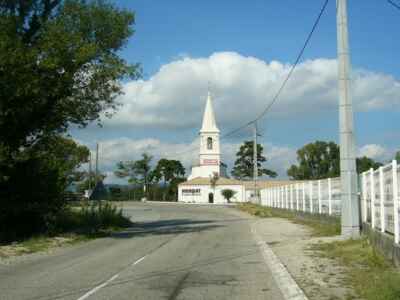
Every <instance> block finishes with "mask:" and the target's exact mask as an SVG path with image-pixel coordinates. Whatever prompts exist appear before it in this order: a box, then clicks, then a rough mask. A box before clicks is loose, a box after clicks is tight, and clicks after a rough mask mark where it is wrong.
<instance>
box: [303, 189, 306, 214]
mask: <svg viewBox="0 0 400 300" xmlns="http://www.w3.org/2000/svg"><path fill="white" fill-rule="evenodd" d="M302 190H303V211H306V184H305V183H304V182H303V183H302Z"/></svg>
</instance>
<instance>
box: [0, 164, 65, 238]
mask: <svg viewBox="0 0 400 300" xmlns="http://www.w3.org/2000/svg"><path fill="white" fill-rule="evenodd" d="M64 188H65V179H64V178H63V176H62V174H61V172H60V169H59V168H58V167H57V166H55V165H52V164H49V163H47V162H44V161H43V160H41V159H39V158H36V157H33V158H29V159H27V160H21V161H18V162H17V163H16V164H15V165H14V166H13V168H12V171H11V172H10V173H9V177H8V180H7V181H0V200H1V202H0V241H14V240H18V239H23V238H26V237H29V236H32V235H34V234H37V233H42V232H45V231H46V230H47V226H48V224H49V222H51V220H52V219H53V218H54V216H55V215H56V214H57V213H58V212H59V211H60V210H61V209H62V208H63V206H64V199H63V192H64Z"/></svg>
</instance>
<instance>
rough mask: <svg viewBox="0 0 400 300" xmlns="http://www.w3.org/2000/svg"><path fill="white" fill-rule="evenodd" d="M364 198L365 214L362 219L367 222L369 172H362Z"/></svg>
mask: <svg viewBox="0 0 400 300" xmlns="http://www.w3.org/2000/svg"><path fill="white" fill-rule="evenodd" d="M362 199H363V206H362V207H363V216H362V220H363V222H364V223H367V220H368V207H367V205H368V203H367V172H364V173H362Z"/></svg>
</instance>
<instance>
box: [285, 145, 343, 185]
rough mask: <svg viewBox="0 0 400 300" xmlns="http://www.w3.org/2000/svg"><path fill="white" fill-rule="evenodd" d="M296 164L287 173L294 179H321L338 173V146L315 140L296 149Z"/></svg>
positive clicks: (335, 175)
mask: <svg viewBox="0 0 400 300" xmlns="http://www.w3.org/2000/svg"><path fill="white" fill-rule="evenodd" d="M297 161H298V165H297V166H296V165H292V166H291V167H290V168H289V170H288V171H287V174H288V176H289V177H290V178H292V179H296V180H311V179H323V178H328V177H337V176H339V175H340V157H339V146H338V145H337V144H336V143H334V142H324V141H316V142H314V143H310V144H307V145H305V146H304V147H302V148H301V149H299V150H297Z"/></svg>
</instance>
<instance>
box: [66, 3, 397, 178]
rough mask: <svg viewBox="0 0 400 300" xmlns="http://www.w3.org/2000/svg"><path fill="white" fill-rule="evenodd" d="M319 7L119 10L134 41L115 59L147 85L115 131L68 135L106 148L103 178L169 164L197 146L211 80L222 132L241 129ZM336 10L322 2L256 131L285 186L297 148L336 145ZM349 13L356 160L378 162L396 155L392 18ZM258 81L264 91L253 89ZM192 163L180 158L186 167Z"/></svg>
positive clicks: (375, 10) (393, 12)
mask: <svg viewBox="0 0 400 300" xmlns="http://www.w3.org/2000/svg"><path fill="white" fill-rule="evenodd" d="M323 2H324V1H323V0H318V1H317V0H314V1H294V0H281V1H265V0H264V1H261V0H260V1H255V0H254V1H225V0H220V1H183V0H180V1H154V0H146V1H131V0H129V1H128V0H119V1H116V3H117V5H118V6H120V7H124V8H128V9H131V10H134V11H135V12H136V25H135V30H136V33H135V35H134V36H133V37H132V38H131V39H130V40H129V43H128V44H127V45H126V47H125V48H124V49H123V51H122V52H121V55H122V56H123V57H124V58H125V59H126V60H127V61H128V62H131V63H135V62H139V63H141V64H142V67H143V70H144V77H143V79H142V81H141V82H139V83H132V82H131V83H129V82H128V83H125V84H126V87H125V88H126V95H125V97H124V98H121V102H123V103H124V104H125V106H124V108H122V110H123V112H122V113H121V114H117V115H115V117H114V119H113V121H110V122H106V123H105V126H104V127H103V128H102V129H99V128H97V127H95V126H89V127H88V128H87V129H84V130H72V135H73V136H74V137H75V138H76V139H78V140H79V141H81V142H82V143H85V144H87V145H89V146H90V147H93V145H94V142H95V141H96V140H99V141H100V142H101V143H103V144H104V156H105V163H104V164H105V166H104V168H105V169H106V170H107V171H111V170H112V168H113V167H112V166H113V165H114V164H115V162H116V161H118V160H124V159H135V158H137V157H138V155H139V154H140V152H141V151H142V152H143V151H149V152H151V153H152V151H153V152H154V155H155V157H156V158H157V157H160V156H162V155H165V154H167V156H169V157H170V158H176V157H174V154H176V153H178V152H179V153H180V152H182V151H185V149H188V147H189V146H190V144H192V143H194V144H195V142H194V139H195V137H196V136H197V130H198V128H199V127H200V125H201V124H200V121H201V114H202V110H203V106H204V103H205V96H206V89H207V81H208V80H210V81H211V85H212V86H213V87H214V90H213V94H214V97H215V100H214V102H215V110H216V114H217V121H218V123H219V126H220V129H221V131H222V133H224V132H227V131H229V129H231V128H234V127H235V126H240V125H241V124H242V123H243V122H245V121H247V120H248V119H247V118H252V117H254V116H255V115H256V114H257V112H259V111H260V110H262V107H264V106H265V105H267V103H269V101H270V100H271V97H272V95H273V94H274V92H275V91H276V90H277V88H278V86H279V83H280V82H281V78H282V77H284V74H286V73H287V70H288V68H286V67H287V66H290V64H291V63H292V62H293V61H294V59H295V57H296V55H297V53H298V51H299V49H300V47H301V46H302V44H303V42H304V40H305V38H306V36H307V34H308V32H309V31H310V29H311V26H312V24H313V22H314V20H315V18H316V16H317V15H318V13H319V10H320V8H321V7H322V4H323ZM335 2H336V1H334V0H331V1H330V3H329V5H328V8H327V11H326V12H325V14H324V16H323V17H322V19H321V23H320V25H319V27H318V29H317V31H316V33H315V35H314V36H313V38H312V40H311V43H310V45H309V47H308V48H307V50H306V52H305V55H304V57H303V59H302V63H303V65H302V66H300V67H299V73H298V74H297V76H296V74H295V75H294V76H293V82H291V84H289V85H288V91H287V92H286V91H285V92H284V94H283V95H282V99H280V100H279V101H278V103H277V105H276V106H274V107H273V109H272V111H271V114H270V115H268V116H267V118H266V119H263V121H262V122H261V124H260V128H261V129H262V133H263V138H262V139H261V141H262V142H263V144H264V145H265V147H266V151H267V153H266V154H267V156H268V153H270V154H271V155H270V156H271V160H270V164H271V166H272V167H274V168H276V169H278V171H279V173H280V175H281V176H282V177H284V171H285V168H286V167H287V164H288V162H293V161H294V159H295V151H296V149H298V148H299V147H301V146H303V145H304V144H305V143H308V142H312V141H314V140H316V139H321V140H335V141H337V136H338V128H337V127H338V122H337V119H338V114H337V108H336V105H335V102H332V101H336V100H335V99H334V98H335V96H334V89H335V88H336V86H335V82H334V72H335V64H334V60H335V59H336V12H335ZM348 2H349V27H350V28H349V31H350V47H351V51H352V53H351V54H352V65H353V69H354V73H355V74H354V77H355V78H359V80H358V81H357V82H356V83H355V90H356V96H355V121H356V124H355V126H356V134H357V143H358V145H359V147H360V148H361V149H360V151H361V152H360V153H362V154H368V155H370V156H371V157H374V158H376V159H378V160H382V161H385V160H388V159H390V156H391V155H392V154H393V151H394V150H396V149H399V148H400V145H399V141H400V134H399V132H400V126H399V124H400V123H399V122H398V118H399V112H400V110H399V107H400V82H399V78H400V60H399V57H398V55H396V53H399V52H400V40H399V39H398V32H397V31H398V28H400V10H397V9H396V8H394V7H393V6H391V5H390V4H389V3H387V2H386V1H384V0H379V1H378V0H367V1H360V0H353V1H351V0H350V1H348ZM399 3H400V1H399ZM254 60H255V61H254ZM273 61H275V62H277V64H276V65H275V64H273V63H272V62H273ZM210 70H211V71H210ZM230 70H232V74H231V75H229V74H227V73H229V72H231V71H230ZM207 72H212V73H210V75H208V74H207ZM219 72H221V73H219ZM285 72H286V73H285ZM187 74H188V75H187ZM263 76H265V77H266V78H267V77H268V76H269V77H268V78H270V79H269V80H270V81H268V80H266V81H265V82H264V81H263V82H260V83H259V84H254V82H257V81H258V80H261V79H262V77H263ZM220 78H223V79H221V80H220ZM319 78H324V80H321V81H320V80H319ZM248 81H251V82H248ZM268 82H270V84H269V83H268ZM313 84H314V85H313ZM260 87H264V90H265V94H264V90H263V88H260ZM388 91H389V92H388ZM285 93H286V94H285ZM296 93H298V94H296ZM311 98H312V99H311ZM314 98H315V99H314ZM153 102H154V103H155V104H156V105H155V104H151V103H153ZM149 103H150V104H151V105H150V104H149ZM152 105H155V106H152ZM152 107H154V109H153V108H152ZM128 108H129V109H128ZM135 109H136V110H135ZM235 110H236V111H235ZM238 111H239V112H238ZM158 119H163V121H159V120H158ZM171 119H174V120H171ZM169 121H171V122H169ZM246 138H249V132H248V131H244V132H242V133H241V134H239V135H238V136H236V137H233V138H231V139H229V140H226V141H225V142H224V143H225V144H226V147H225V156H226V160H227V161H228V165H230V167H231V166H232V160H233V154H234V152H235V151H236V147H237V146H238V144H240V142H242V141H243V139H246ZM146 143H147V144H148V145H147V144H146ZM224 143H223V147H224ZM146 145H147V146H146ZM149 145H150V146H149ZM122 149H123V150H122ZM268 149H269V150H270V152H268ZM194 152H195V151H194ZM195 154H196V153H192V154H191V157H183V158H182V160H183V161H184V162H185V163H186V165H187V166H188V165H190V160H191V159H193V156H194V157H195ZM110 180H111V181H112V179H110Z"/></svg>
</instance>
